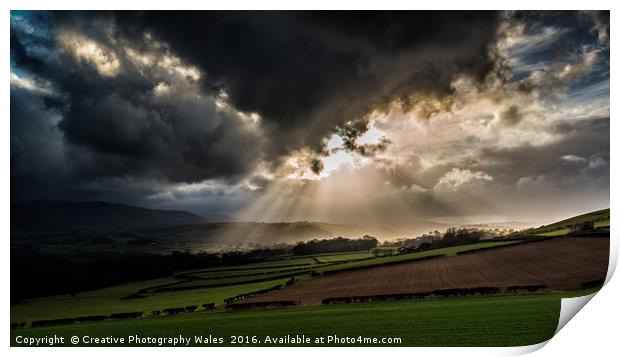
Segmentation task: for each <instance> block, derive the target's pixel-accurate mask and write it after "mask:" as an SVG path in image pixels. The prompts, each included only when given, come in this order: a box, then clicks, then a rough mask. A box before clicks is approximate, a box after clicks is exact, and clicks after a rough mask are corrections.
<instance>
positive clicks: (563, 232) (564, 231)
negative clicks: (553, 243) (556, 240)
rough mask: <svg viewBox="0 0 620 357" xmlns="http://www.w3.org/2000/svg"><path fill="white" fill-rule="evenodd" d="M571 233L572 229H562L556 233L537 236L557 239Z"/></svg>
mask: <svg viewBox="0 0 620 357" xmlns="http://www.w3.org/2000/svg"><path fill="white" fill-rule="evenodd" d="M570 232H571V230H570V228H560V229H557V230H555V231H551V232H545V233H539V234H537V235H539V236H541V237H557V236H563V235H565V234H568V233H570Z"/></svg>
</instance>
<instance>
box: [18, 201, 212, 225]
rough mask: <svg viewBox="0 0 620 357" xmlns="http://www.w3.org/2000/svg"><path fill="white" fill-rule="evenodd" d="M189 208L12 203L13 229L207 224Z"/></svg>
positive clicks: (103, 203) (70, 203) (86, 203)
mask: <svg viewBox="0 0 620 357" xmlns="http://www.w3.org/2000/svg"><path fill="white" fill-rule="evenodd" d="M206 222H207V220H206V219H204V218H203V217H201V216H199V215H196V214H194V213H191V212H187V211H167V210H155V209H148V208H142V207H135V206H129V205H124V204H115V203H106V202H70V201H39V202H28V203H11V230H53V229H67V228H71V229H90V230H97V231H101V232H123V231H133V230H140V229H149V228H158V227H170V226H178V225H185V224H198V223H206Z"/></svg>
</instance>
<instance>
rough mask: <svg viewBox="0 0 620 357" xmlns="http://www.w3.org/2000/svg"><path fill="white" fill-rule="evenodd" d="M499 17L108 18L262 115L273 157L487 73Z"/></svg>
mask: <svg viewBox="0 0 620 357" xmlns="http://www.w3.org/2000/svg"><path fill="white" fill-rule="evenodd" d="M498 18H499V16H498V14H497V13H495V12H346V13H345V12H267V13H255V12H191V13H188V12H173V13H170V12H146V13H122V14H118V16H117V19H118V21H119V23H121V24H123V26H122V27H123V28H124V29H126V31H127V32H128V33H129V32H131V33H141V32H142V31H144V30H147V31H152V32H153V33H154V34H155V36H156V37H157V38H161V39H162V40H164V41H165V42H167V43H169V44H170V45H171V46H172V48H173V49H174V50H175V51H176V52H177V53H179V54H180V55H181V56H182V57H183V58H185V59H187V60H189V61H190V62H192V63H194V64H196V65H198V66H200V67H201V68H202V69H203V70H204V71H205V73H206V76H205V77H204V85H205V88H207V89H223V90H225V91H226V93H228V94H229V95H230V98H231V101H232V102H233V104H234V105H235V106H236V107H237V108H239V109H240V110H243V111H251V112H257V113H259V114H261V116H262V117H263V118H264V119H265V121H266V124H267V127H268V128H269V129H270V131H271V134H272V135H273V139H274V140H272V141H271V144H272V145H271V146H270V148H269V149H270V151H271V152H272V154H274V155H279V154H282V153H286V152H288V150H290V149H295V148H298V147H299V146H300V145H307V146H310V147H313V148H315V149H318V148H319V146H320V143H321V139H322V138H323V137H324V136H325V135H326V133H329V132H333V131H334V130H335V128H336V127H347V126H349V125H357V124H356V121H360V120H361V121H362V125H363V124H364V120H363V118H364V117H365V115H367V114H368V113H369V111H370V110H373V109H375V108H381V107H382V106H384V105H386V104H388V103H390V102H392V101H394V100H401V101H402V102H403V103H404V104H408V105H413V104H414V102H415V100H416V99H415V98H413V97H412V96H413V95H414V94H417V95H420V96H432V97H436V98H440V99H441V98H443V96H445V95H448V94H449V93H450V92H451V88H450V83H451V81H452V80H453V79H454V77H455V76H456V75H461V74H466V75H471V76H474V77H475V78H477V79H483V78H484V77H485V76H486V75H487V74H488V73H489V72H490V71H491V70H493V68H494V63H495V62H494V59H493V58H491V57H490V55H489V45H491V44H493V42H494V39H495V38H494V37H495V27H496V25H497V21H498ZM136 28H138V29H140V30H139V31H136ZM362 133H363V131H362ZM355 134H356V135H359V133H355ZM353 139H355V136H354V137H353Z"/></svg>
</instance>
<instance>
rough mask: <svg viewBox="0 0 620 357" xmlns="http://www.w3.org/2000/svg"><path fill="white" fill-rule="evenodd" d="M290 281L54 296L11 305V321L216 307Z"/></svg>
mask: <svg viewBox="0 0 620 357" xmlns="http://www.w3.org/2000/svg"><path fill="white" fill-rule="evenodd" d="M287 280H288V279H280V280H271V281H264V282H258V283H251V284H243V285H232V286H225V287H219V288H210V289H197V290H183V291H172V292H161V293H157V294H152V295H149V296H147V297H145V298H141V299H122V297H123V296H126V295H127V294H126V293H127V292H126V291H125V290H123V289H120V288H118V287H115V288H114V289H117V290H118V292H119V293H118V294H113V295H109V294H107V293H106V294H102V295H95V294H78V295H77V296H75V297H70V296H68V295H59V296H51V297H45V298H40V299H32V300H29V301H27V302H26V303H22V304H15V305H11V322H22V321H34V320H47V319H59V318H65V317H79V316H90V315H107V314H110V313H116V312H130V311H144V312H148V313H150V312H151V311H152V310H161V309H165V308H169V307H185V306H188V305H197V306H201V305H202V304H205V303H211V302H214V303H216V305H222V304H223V303H224V299H226V298H229V297H232V296H235V295H239V294H242V293H247V292H252V291H257V290H261V289H266V288H269V287H272V286H275V285H278V284H283V283H285V282H286V281H287ZM105 290H106V289H104V291H105ZM108 291H109V290H108ZM132 292H135V291H132Z"/></svg>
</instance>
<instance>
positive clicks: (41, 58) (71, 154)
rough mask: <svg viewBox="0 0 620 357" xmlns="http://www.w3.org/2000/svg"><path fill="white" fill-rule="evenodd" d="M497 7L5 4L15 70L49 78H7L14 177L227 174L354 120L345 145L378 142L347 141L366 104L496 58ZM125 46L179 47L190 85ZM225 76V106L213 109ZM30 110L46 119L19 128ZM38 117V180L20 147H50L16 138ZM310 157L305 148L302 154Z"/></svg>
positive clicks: (446, 83) (80, 181)
mask: <svg viewBox="0 0 620 357" xmlns="http://www.w3.org/2000/svg"><path fill="white" fill-rule="evenodd" d="M498 19H499V16H498V14H497V13H495V12H415V13H414V12H397V13H392V12H353V13H351V12H347V13H344V12H216V11H212V12H191V13H190V12H120V13H111V12H25V13H21V12H15V13H12V18H11V64H12V70H13V69H15V70H16V71H19V72H18V73H21V76H22V77H23V78H27V79H32V80H35V79H36V80H42V81H47V82H49V83H51V85H52V87H53V90H54V93H55V94H54V95H44V94H39V95H38V96H37V95H36V94H33V93H26V94H24V93H25V91H11V103H12V107H13V106H15V110H13V109H12V112H11V121H12V132H11V136H12V147H11V150H12V180H13V179H14V178H15V179H17V178H19V179H20V180H21V181H20V182H23V183H26V182H44V181H46V180H47V182H48V185H47V186H50V187H56V189H57V190H58V191H59V192H61V191H63V189H65V188H67V187H70V188H71V190H70V191H76V192H79V191H80V189H79V188H80V185H84V186H89V188H85V189H84V190H85V191H89V190H90V189H91V188H90V187H91V186H92V185H93V182H104V181H106V180H110V179H119V180H133V179H135V180H140V179H143V180H147V181H148V180H155V181H159V182H162V183H166V182H168V183H180V182H186V183H188V182H199V181H203V180H206V179H219V180H224V181H229V182H235V181H238V180H240V179H242V178H244V177H247V176H248V175H250V173H251V172H252V171H253V170H254V169H255V168H256V165H257V163H258V162H259V161H260V160H265V161H266V162H267V163H268V164H273V163H274V162H277V161H278V160H279V159H280V158H281V157H282V155H286V154H289V153H290V152H292V151H294V150H298V149H302V148H304V147H309V148H311V149H312V150H315V151H316V152H317V153H324V151H325V148H324V147H323V145H324V141H323V138H325V137H326V136H328V135H329V134H330V133H332V132H337V131H338V132H348V133H349V134H350V135H348V136H345V137H344V139H345V141H346V140H348V141H349V142H350V149H351V150H352V151H353V150H354V151H358V152H361V153H362V154H364V153H367V154H368V155H370V154H372V153H374V152H376V151H380V150H383V149H384V146H385V145H387V142H382V143H380V144H379V145H378V146H376V147H375V146H372V147H371V146H358V145H357V144H356V139H357V138H358V137H359V136H360V135H361V134H363V133H364V132H365V131H366V129H367V122H366V116H367V115H368V114H369V112H370V111H372V110H374V109H379V110H380V109H381V108H382V107H384V106H386V105H388V104H389V103H391V102H393V101H396V100H398V101H400V102H401V103H403V104H404V105H414V104H415V103H416V102H417V101H419V100H424V99H426V98H433V99H438V100H441V99H442V98H444V97H445V96H448V95H449V94H450V93H451V90H452V89H451V87H450V83H451V81H452V80H453V79H454V78H455V77H456V76H458V75H469V76H472V77H474V78H476V79H478V80H482V79H484V78H485V76H486V75H487V74H488V73H489V72H490V71H492V70H493V69H494V63H495V59H494V58H493V57H492V55H490V51H489V46H492V45H493V43H494V41H495V33H496V31H495V28H496V26H497V22H498ZM67 33H69V34H74V35H76V36H83V37H84V38H87V39H89V40H92V41H94V43H95V44H96V46H99V47H94V50H93V48H90V49H89V50H91V51H94V52H95V54H94V55H93V54H92V53H91V54H90V55H93V56H95V55H96V56H99V57H100V58H95V59H92V58H89V57H84V56H87V55H84V54H83V53H77V54H76V53H73V54H72V53H71V51H70V50H67V49H66V48H65V49H63V48H62V46H61V45H62V43H61V42H62V41H60V40H62V38H61V36H63V35H65V34H67ZM146 33H148V34H150V35H151V36H152V38H153V40H152V41H151V42H149V41H146V40H145V34H146ZM154 41H156V43H157V44H158V46H159V47H157V49H153V46H154V44H153V43H155V42H154ZM160 44H163V46H164V47H165V48H164V49H162V48H161V46H160ZM80 46H81V47H80ZM78 47H80V48H81V49H82V50H83V49H84V48H85V47H84V43H80V44H78ZM127 48H131V49H133V50H135V51H137V52H141V51H155V52H157V53H158V55H159V56H160V57H158V58H156V61H157V63H162V61H164V60H165V58H164V56H178V59H179V60H180V61H182V62H183V63H185V64H187V65H195V66H198V67H199V68H200V70H201V72H202V76H201V79H200V80H201V82H200V86H199V87H197V88H194V87H188V86H189V85H188V84H187V83H186V81H185V82H184V81H183V80H182V79H178V80H177V79H170V78H168V79H166V78H164V79H162V76H161V75H160V74H158V73H157V72H156V69H154V67H153V66H143V67H140V66H137V65H136V64H135V61H133V60H132V58H130V57H129V55H128V54H127V51H126V49H127ZM80 56H81V57H80ZM175 58H176V57H175ZM97 61H100V63H99V62H97ZM104 70H105V71H104ZM106 71H107V72H106ZM175 81H176V82H175ZM161 83H163V84H164V85H169V86H170V87H171V88H172V90H171V93H170V94H168V97H169V99H170V100H167V101H163V100H159V99H156V98H155V97H154V95H153V90H154V88H155V87H156V86H158V85H159V84H161ZM224 92H225V93H226V95H227V96H228V99H227V100H228V101H229V102H230V104H231V107H227V108H224V109H221V108H219V109H218V107H217V105H216V102H215V100H216V99H215V98H216V97H217V96H218V95H221V94H222V93H224ZM196 98H200V99H196ZM33 110H37V111H38V114H33V113H30V114H28V115H26V114H27V112H28V111H33ZM237 110H239V111H242V112H245V113H257V114H258V115H260V118H261V121H260V124H259V125H257V127H256V128H253V129H252V128H250V127H249V126H248V124H247V122H246V121H245V120H244V118H243V117H242V116H241V115H240V114H239V112H237ZM54 115H55V116H56V117H57V118H56V120H55V121H50V120H47V119H45V118H50V117H53V116H54ZM28 116H30V117H33V118H34V117H36V119H35V120H37V121H40V122H43V123H44V124H41V125H45V127H46V130H47V131H41V130H33V129H31V128H27V127H26V124H24V123H23V122H24V121H25V120H26V118H27V117H28ZM46 120H47V121H46ZM13 123H15V124H13ZM338 128H340V129H338ZM48 132H49V133H53V135H54V140H56V142H55V143H54V145H56V146H57V147H59V148H60V149H58V150H60V151H59V152H62V155H60V154H58V155H57V156H56V157H57V158H58V160H61V166H62V167H63V171H62V172H63V174H62V175H52V176H56V177H53V178H51V179H49V180H48V178H50V176H49V175H47V174H43V173H42V171H41V170H39V169H34V168H32V167H33V166H36V165H32V164H30V163H33V162H39V161H41V160H46V155H48V154H49V153H52V152H54V151H46V150H45V149H43V147H41V149H40V150H39V149H37V150H34V149H32V148H30V146H32V145H35V142H36V141H37V139H36V138H32V140H31V142H30V146H27V145H26V146H24V145H23V143H24V142H26V141H24V140H22V139H20V140H17V139H16V140H15V141H16V142H17V141H21V142H22V144H20V145H22V146H19V145H18V144H17V143H16V144H15V145H14V144H13V141H14V140H13V137H15V138H25V137H27V136H36V135H41V136H42V137H41V140H42V142H45V139H46V138H45V136H44V135H48V134H46V133H48ZM49 135H51V134H49ZM26 147H29V148H26ZM49 155H51V154H49ZM63 160H64V161H63ZM48 161H50V162H56V161H57V160H48ZM45 165H47V163H46V164H45ZM45 165H43V166H45ZM59 165H60V164H59ZM322 165H323V163H322V162H321V161H320V160H316V159H315V160H314V161H313V162H312V163H311V169H312V171H313V172H315V173H318V172H320V171H321V170H322ZM13 172H15V174H13ZM63 183H64V186H65V187H64V188H63ZM36 187H37V186H35V185H32V186H31V190H32V192H31V194H32V195H36V194H35V192H34V191H36V189H37V188H36ZM147 191H148V190H147ZM18 192H22V190H16V191H15V192H14V193H15V194H16V197H17V196H19V195H18V194H17V193H18ZM123 195H126V193H124V194H123Z"/></svg>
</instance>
